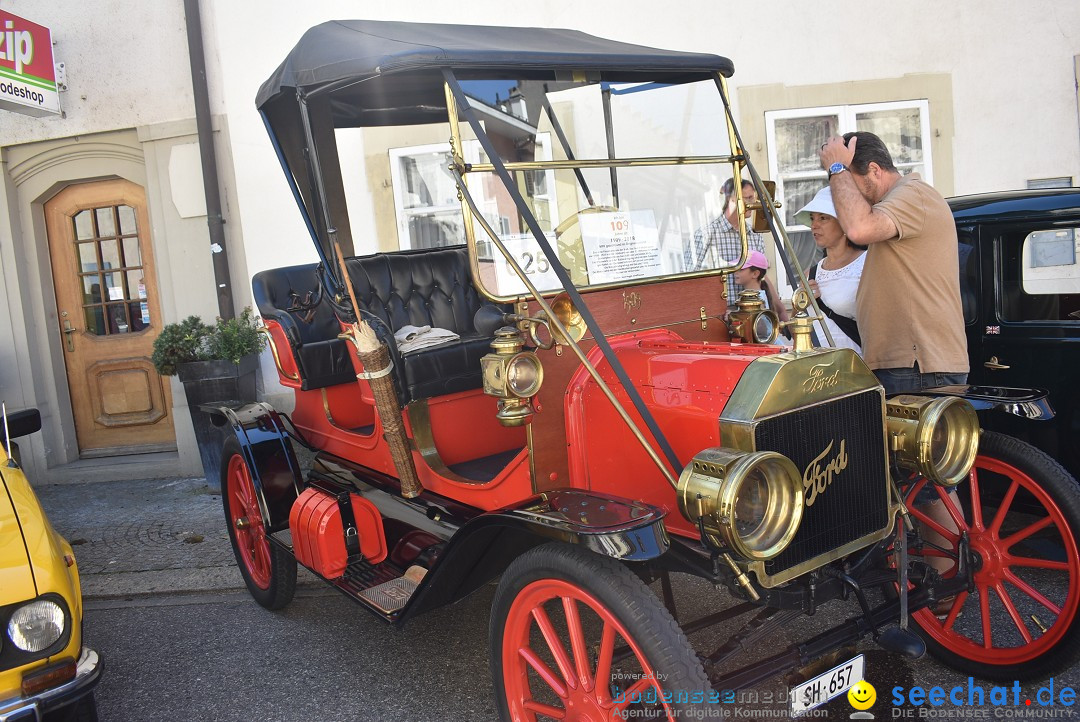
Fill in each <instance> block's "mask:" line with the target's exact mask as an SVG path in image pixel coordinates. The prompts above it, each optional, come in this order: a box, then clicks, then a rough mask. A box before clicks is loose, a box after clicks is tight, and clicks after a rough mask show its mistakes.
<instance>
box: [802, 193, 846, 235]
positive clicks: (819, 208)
mask: <svg viewBox="0 0 1080 722" xmlns="http://www.w3.org/2000/svg"><path fill="white" fill-rule="evenodd" d="M811 213H824V214H825V215H827V216H832V217H833V218H836V206H834V205H833V202H832V189H831V188H829V186H825V187H824V188H822V189H821V190H819V191H818V192H817V194H816V195H815V196H814V198H813V200H811V201H810V202H809V203H807V204H806V205H805V206H803V207H802V208H800V209H799V212H798V213H796V214H795V222H796V223H800V224H802V225H804V226H806V227H807V228H809V227H810V214H811Z"/></svg>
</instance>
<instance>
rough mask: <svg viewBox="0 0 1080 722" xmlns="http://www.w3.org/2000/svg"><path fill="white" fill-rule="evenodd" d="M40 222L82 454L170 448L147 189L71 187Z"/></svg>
mask: <svg viewBox="0 0 1080 722" xmlns="http://www.w3.org/2000/svg"><path fill="white" fill-rule="evenodd" d="M45 219H46V228H47V231H48V236H49V256H50V258H51V260H52V271H53V282H54V285H55V288H56V310H57V329H56V332H57V333H58V334H59V336H60V339H61V347H62V348H63V352H64V363H65V365H66V367H67V379H68V391H69V393H70V395H71V409H72V414H73V416H74V420H75V431H76V434H77V435H78V441H79V454H80V456H83V457H95V456H111V455H117V454H132V453H147V452H152V451H165V450H170V449H175V448H176V435H175V433H174V431H173V423H172V410H171V407H172V400H171V395H170V392H169V387H168V384H167V383H165V381H164V380H163V379H162V378H161V377H160V376H159V375H158V374H157V372H156V371H155V370H154V366H153V364H152V363H151V360H150V355H151V353H152V351H153V344H154V339H155V338H156V337H157V335H158V333H159V332H160V329H161V309H160V305H159V303H158V293H157V284H156V278H157V276H156V275H155V272H154V261H153V256H152V250H153V249H152V247H151V243H150V233H149V231H150V221H149V218H148V216H147V213H146V194H145V192H144V191H143V189H142V188H141V187H139V186H137V185H135V184H134V183H131V182H129V181H126V180H121V179H114V180H106V181H97V182H93V183H78V184H75V185H71V186H68V187H67V188H66V189H64V190H63V191H61V192H60V193H58V194H57V195H56V196H55V197H54V198H52V199H51V200H50V201H48V202H47V203H46V204H45Z"/></svg>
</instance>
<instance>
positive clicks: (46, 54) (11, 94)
mask: <svg viewBox="0 0 1080 722" xmlns="http://www.w3.org/2000/svg"><path fill="white" fill-rule="evenodd" d="M0 109H2V110H12V111H14V112H16V113H24V114H26V115H33V116H37V117H40V116H44V115H50V114H55V113H59V112H60V93H59V91H58V89H57V87H56V68H55V66H54V65H53V48H52V31H50V30H49V28H47V27H44V26H42V25H38V24H37V23H32V22H30V21H29V20H25V19H23V18H20V17H19V16H18V15H12V14H11V13H9V12H5V11H4V10H0Z"/></svg>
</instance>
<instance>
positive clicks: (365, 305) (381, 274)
mask: <svg viewBox="0 0 1080 722" xmlns="http://www.w3.org/2000/svg"><path fill="white" fill-rule="evenodd" d="M345 267H346V269H347V270H348V273H349V278H350V279H351V280H352V284H353V290H354V291H355V293H356V297H357V302H358V303H359V304H360V306H361V312H362V313H368V314H371V316H372V318H370V319H368V321H369V322H372V321H374V323H373V325H375V326H376V328H375V331H376V333H377V334H378V335H379V338H380V339H382V340H383V341H384V342H385V343H387V345H389V346H390V349H391V353H392V355H393V356H394V358H395V362H394V375H395V377H396V380H397V386H398V392H399V396H400V398H401V402H402V403H403V404H405V403H408V402H409V401H412V400H415V399H426V398H432V397H435V396H443V395H445V394H452V393H455V392H458V391H466V390H469V389H478V388H480V387H482V386H483V379H482V377H481V373H480V358H481V357H482V356H483V355H484V354H486V353H488V351H490V350H491V347H490V344H491V340H492V339H491V337H490V336H482V335H480V334H479V333H477V331H476V326H475V325H474V323H473V316H474V315H475V314H476V312H477V311H478V310H479V309H480V308H481V306H484V305H485V304H486V303H487V302H486V301H484V299H482V298H481V297H480V294H479V293H478V292H477V290H476V289H475V288H474V287H473V285H472V278H471V276H470V275H469V256H468V252H467V250H466V248H465V246H453V247H450V248H435V249H424V250H416V251H402V252H399V253H378V254H375V255H373V256H361V257H355V258H347V259H345ZM407 325H412V326H432V327H433V328H445V329H448V330H450V331H453V332H455V333H457V334H458V335H459V336H461V339H460V340H459V341H455V342H452V343H448V344H444V345H441V346H436V347H434V348H429V349H423V350H420V351H416V352H412V353H409V354H406V355H402V354H400V353H398V351H397V345H396V344H395V343H394V339H393V334H394V331H397V330H398V329H400V328H402V327H403V326H407ZM380 327H381V328H380Z"/></svg>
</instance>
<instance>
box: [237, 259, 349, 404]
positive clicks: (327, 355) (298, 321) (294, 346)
mask: <svg viewBox="0 0 1080 722" xmlns="http://www.w3.org/2000/svg"><path fill="white" fill-rule="evenodd" d="M316 269H317V265H316V264H314V263H311V264H308V265H303V266H286V267H284V268H271V269H269V270H266V271H260V272H259V273H256V274H255V276H254V278H252V279H251V290H252V293H253V295H254V297H255V305H256V306H257V307H258V309H259V313H260V314H261V315H262V317H263V318H264V319H273V320H274V321H277V322H278V323H280V324H281V327H282V328H283V329H284V330H285V336H286V337H287V338H288V339H289V346H290V348H291V351H292V354H293V359H294V360H295V361H296V367H297V368H298V369H299V370H300V384H301V385H300V388H302V389H303V390H304V391H308V390H311V389H320V388H323V387H325V386H333V385H334V384H343V383H346V382H349V381H355V380H356V373H355V371H354V370H353V365H352V361H351V359H350V358H349V347H348V346H347V345H346V342H345V341H343V340H341V339H339V338H338V337H337V336H338V334H339V333H340V332H341V326H340V324H339V323H338V320H337V317H336V316H335V315H334V310H333V308H332V307H331V305H330V303H329V301H328V300H327V299H326V297H325V295H324V294H322V293H320V292H319V276H318V272H317V270H316ZM279 352H281V349H279Z"/></svg>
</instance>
